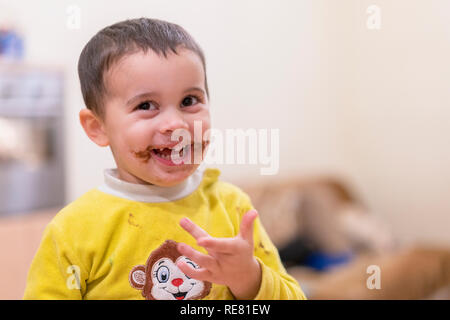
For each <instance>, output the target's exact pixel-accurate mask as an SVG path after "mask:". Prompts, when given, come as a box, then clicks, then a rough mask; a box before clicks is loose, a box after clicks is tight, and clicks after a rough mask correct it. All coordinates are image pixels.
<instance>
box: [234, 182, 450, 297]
mask: <svg viewBox="0 0 450 320" xmlns="http://www.w3.org/2000/svg"><path fill="white" fill-rule="evenodd" d="M342 181H343V179H339V178H336V177H327V176H324V177H290V178H289V179H286V180H284V181H280V180H276V181H273V180H271V181H267V183H258V184H255V185H242V186H241V187H242V189H243V190H244V191H246V192H247V193H248V194H249V195H250V197H251V199H252V202H253V205H254V207H255V208H256V209H257V210H258V212H259V215H260V217H261V220H262V222H263V224H264V226H265V228H266V230H267V232H268V234H269V236H270V237H271V239H272V241H273V242H274V244H275V245H276V246H277V247H278V248H279V249H280V248H281V247H283V246H284V245H285V244H286V243H288V242H289V240H290V239H292V238H293V237H295V236H296V235H302V236H304V237H308V238H309V239H311V240H312V241H313V242H314V243H315V244H316V245H317V247H319V248H320V249H321V251H323V252H328V253H333V252H339V251H340V250H346V249H349V248H351V249H352V250H353V251H354V252H356V255H355V258H354V259H353V260H351V262H349V263H348V264H344V265H340V266H337V267H334V268H332V269H330V270H328V271H321V272H319V271H316V270H315V269H312V268H309V267H306V266H295V267H290V268H288V272H289V273H290V274H291V275H292V276H294V277H295V278H296V279H297V281H298V282H299V283H300V285H301V286H302V288H303V289H304V291H305V294H306V295H307V297H308V298H309V299H450V247H449V246H442V247H441V246H435V245H426V244H417V245H408V246H405V245H402V244H401V243H399V242H398V241H396V240H395V235H392V234H391V232H390V230H389V228H388V227H387V226H386V225H384V224H383V222H382V221H379V220H377V219H376V218H375V217H374V215H373V214H371V212H370V210H369V209H368V208H367V207H366V206H365V205H364V204H363V203H362V201H360V200H359V199H357V197H356V196H355V193H354V192H352V191H351V190H349V188H348V186H347V185H346V184H345V183H343V182H342ZM407 223H408V222H407V221H405V224H406V225H407ZM369 266H377V267H379V275H380V277H379V279H380V288H379V289H376V288H372V289H369V287H371V286H370V284H369V286H368V285H367V281H368V278H369V277H370V276H371V275H373V274H374V271H373V270H372V269H371V268H369V270H368V267H369Z"/></svg>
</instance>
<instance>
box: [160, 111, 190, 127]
mask: <svg viewBox="0 0 450 320" xmlns="http://www.w3.org/2000/svg"><path fill="white" fill-rule="evenodd" d="M176 129H189V125H188V124H187V122H186V121H185V119H184V117H183V115H182V114H180V112H179V111H178V110H167V111H166V114H165V115H164V119H162V123H161V125H160V127H159V131H160V132H161V133H166V132H172V131H175V130H176Z"/></svg>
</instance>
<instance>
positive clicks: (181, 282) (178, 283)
mask: <svg viewBox="0 0 450 320" xmlns="http://www.w3.org/2000/svg"><path fill="white" fill-rule="evenodd" d="M172 284H173V285H174V286H175V287H179V286H181V285H182V284H183V279H181V278H176V279H173V280H172Z"/></svg>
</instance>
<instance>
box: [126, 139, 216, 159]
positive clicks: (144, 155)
mask: <svg viewBox="0 0 450 320" xmlns="http://www.w3.org/2000/svg"><path fill="white" fill-rule="evenodd" d="M200 145H201V146H202V148H203V150H204V149H205V148H206V147H207V146H208V145H209V141H203V142H202V143H201V144H200V143H194V150H196V149H197V148H199V147H200ZM153 149H154V148H152V146H148V147H147V148H146V149H145V150H142V151H133V153H134V155H135V156H136V157H137V158H139V159H141V160H142V161H144V162H148V160H150V158H151V157H152V155H151V154H152V150H153Z"/></svg>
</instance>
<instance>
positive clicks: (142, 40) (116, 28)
mask: <svg viewBox="0 0 450 320" xmlns="http://www.w3.org/2000/svg"><path fill="white" fill-rule="evenodd" d="M179 46H181V47H182V48H185V49H189V50H191V51H193V52H194V53H196V54H197V55H198V56H199V57H200V59H201V61H202V64H203V70H204V73H205V89H206V94H207V96H208V97H209V92H208V83H207V80H206V62H205V56H204V54H203V51H202V49H201V48H200V46H199V45H198V44H197V43H196V42H195V40H194V39H193V38H192V37H191V36H190V35H189V33H187V31H186V30H184V29H183V28H182V27H181V26H179V25H177V24H174V23H170V22H166V21H162V20H158V19H149V18H139V19H132V20H125V21H122V22H118V23H115V24H113V25H111V26H108V27H106V28H104V29H102V30H100V31H99V32H98V33H97V34H96V35H95V36H94V37H92V39H91V40H89V42H88V43H87V44H86V46H85V47H84V48H83V51H82V52H81V55H80V58H79V60H78V76H79V78H80V84H81V92H82V94H83V99H84V103H85V104H86V107H87V108H88V109H90V110H92V111H93V112H94V113H95V114H96V115H97V116H100V117H103V116H104V114H105V110H104V108H103V103H102V102H103V100H104V98H105V94H106V92H107V88H106V85H105V74H106V72H107V71H108V70H109V69H110V68H111V66H112V65H113V64H114V63H115V62H117V61H118V60H119V59H120V58H122V57H124V56H125V55H128V54H132V53H136V52H138V51H140V50H142V51H144V52H146V51H147V50H149V49H150V50H152V51H153V52H155V53H157V54H158V55H164V57H165V58H166V57H167V54H168V53H169V50H171V51H172V52H173V53H175V54H178V53H177V51H176V50H177V48H178V47H179Z"/></svg>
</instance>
